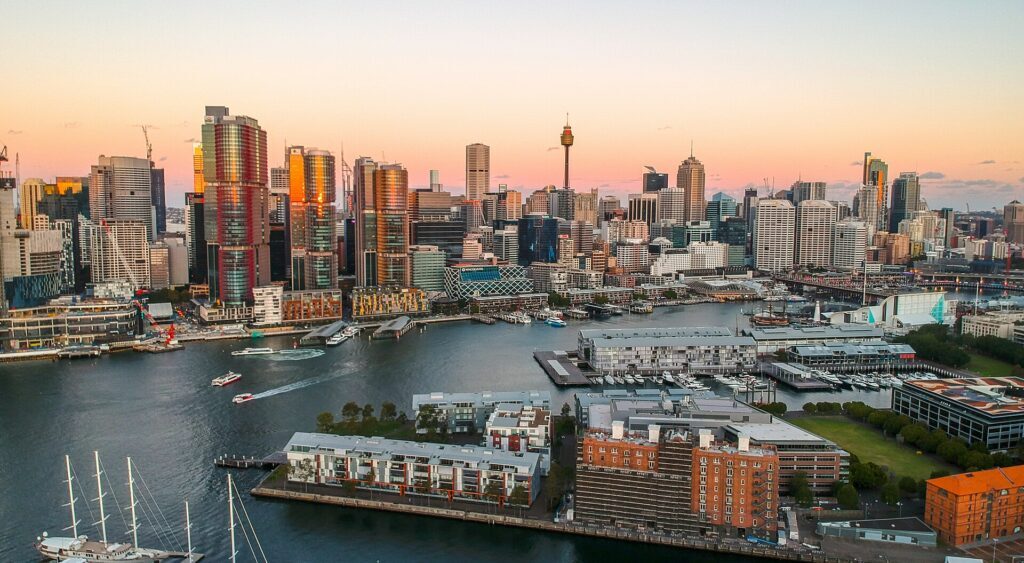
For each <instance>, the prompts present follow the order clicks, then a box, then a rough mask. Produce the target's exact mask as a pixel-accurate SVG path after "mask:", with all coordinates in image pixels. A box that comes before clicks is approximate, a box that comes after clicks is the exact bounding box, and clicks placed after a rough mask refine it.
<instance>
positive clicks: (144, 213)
mask: <svg viewBox="0 0 1024 563" xmlns="http://www.w3.org/2000/svg"><path fill="white" fill-rule="evenodd" d="M152 185H153V175H152V170H151V169H150V162H149V160H146V159H145V158H134V157H130V156H110V157H107V156H100V157H99V162H98V164H97V165H96V166H93V167H92V173H91V175H90V177H89V209H90V213H91V216H92V220H93V221H95V222H97V223H98V222H99V221H100V219H124V220H131V221H139V222H141V223H142V224H144V225H146V231H147V232H148V233H149V234H148V237H147V240H149V241H152V240H154V239H155V238H156V236H155V230H154V228H153V209H152V208H153V199H152V197H153V196H152Z"/></svg>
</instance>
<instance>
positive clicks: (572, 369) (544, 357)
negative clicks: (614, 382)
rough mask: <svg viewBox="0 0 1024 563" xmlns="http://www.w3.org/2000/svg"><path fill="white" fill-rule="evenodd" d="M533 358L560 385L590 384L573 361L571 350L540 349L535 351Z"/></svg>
mask: <svg viewBox="0 0 1024 563" xmlns="http://www.w3.org/2000/svg"><path fill="white" fill-rule="evenodd" d="M533 359H535V360H537V363H538V364H540V367H541V369H543V370H544V373H546V374H548V377H549V378H551V381H552V382H554V384H555V385H558V386H559V387H575V386H584V385H590V380H589V379H587V376H586V375H584V373H583V370H581V369H580V368H579V366H577V365H576V363H575V362H573V361H572V357H570V355H569V352H562V351H560V350H553V351H543V350H538V351H536V352H534V353H533Z"/></svg>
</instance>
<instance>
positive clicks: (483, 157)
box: [466, 143, 491, 200]
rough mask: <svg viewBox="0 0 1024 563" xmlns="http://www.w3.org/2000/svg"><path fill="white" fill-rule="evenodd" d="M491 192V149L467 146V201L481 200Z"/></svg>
mask: <svg viewBox="0 0 1024 563" xmlns="http://www.w3.org/2000/svg"><path fill="white" fill-rule="evenodd" d="M489 191H491V147H489V146H487V145H484V144H481V143H473V144H472V145H466V199H472V200H479V199H481V198H483V197H484V194H485V193H487V192H489Z"/></svg>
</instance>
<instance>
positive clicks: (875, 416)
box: [868, 411, 892, 430]
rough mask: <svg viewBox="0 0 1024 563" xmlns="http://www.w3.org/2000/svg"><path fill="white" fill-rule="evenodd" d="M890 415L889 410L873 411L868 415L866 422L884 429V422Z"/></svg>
mask: <svg viewBox="0 0 1024 563" xmlns="http://www.w3.org/2000/svg"><path fill="white" fill-rule="evenodd" d="M890 416H892V413H891V412H888V411H875V412H873V413H871V414H869V415H868V424H870V425H871V426H874V427H876V428H881V429H883V430H884V429H885V423H886V421H888V420H889V417H890Z"/></svg>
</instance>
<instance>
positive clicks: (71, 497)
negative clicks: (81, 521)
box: [64, 454, 78, 538]
mask: <svg viewBox="0 0 1024 563" xmlns="http://www.w3.org/2000/svg"><path fill="white" fill-rule="evenodd" d="M64 470H65V472H67V476H68V506H70V507H71V528H70V529H71V536H72V537H75V538H77V537H78V518H77V517H75V500H76V499H75V489H74V487H72V482H73V480H74V478H73V477H72V476H71V456H69V455H67V454H65V455H64ZM65 529H67V528H65Z"/></svg>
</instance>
